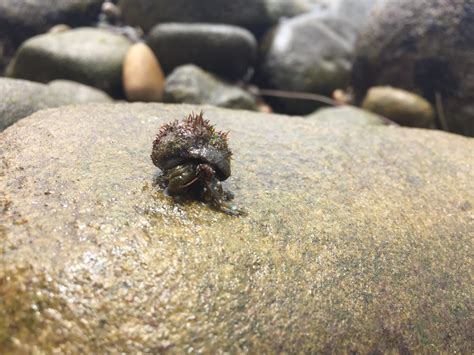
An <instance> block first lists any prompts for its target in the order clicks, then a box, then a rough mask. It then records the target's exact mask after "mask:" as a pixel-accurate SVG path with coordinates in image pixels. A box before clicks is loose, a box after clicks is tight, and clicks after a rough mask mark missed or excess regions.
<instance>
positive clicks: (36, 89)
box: [0, 78, 111, 132]
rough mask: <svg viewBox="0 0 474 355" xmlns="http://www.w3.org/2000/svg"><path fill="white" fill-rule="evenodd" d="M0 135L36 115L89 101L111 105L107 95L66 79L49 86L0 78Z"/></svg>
mask: <svg viewBox="0 0 474 355" xmlns="http://www.w3.org/2000/svg"><path fill="white" fill-rule="evenodd" d="M0 98H1V99H0V132H1V131H3V130H4V129H5V128H6V127H8V126H10V125H12V124H14V123H15V122H16V121H18V120H19V119H21V118H23V117H26V116H28V115H30V114H32V113H33V112H36V111H38V110H42V109H45V108H50V107H58V106H64V105H70V104H79V103H86V102H109V101H111V98H110V97H109V96H108V95H107V94H105V93H104V92H102V91H100V90H97V89H95V88H91V87H89V86H86V85H82V84H79V83H75V82H72V81H67V80H55V81H53V82H51V83H50V84H49V85H44V84H40V83H34V82H31V81H28V80H21V79H10V78H0Z"/></svg>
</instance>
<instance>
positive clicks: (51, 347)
mask: <svg viewBox="0 0 474 355" xmlns="http://www.w3.org/2000/svg"><path fill="white" fill-rule="evenodd" d="M201 109H203V110H204V114H205V115H206V118H208V119H209V120H210V121H211V122H212V123H213V124H215V125H216V126H217V128H218V129H219V130H223V131H230V133H229V143H230V147H231V149H232V151H233V160H232V175H231V176H230V178H229V179H228V180H227V181H226V182H225V183H226V184H227V187H228V188H229V189H230V190H231V191H233V192H234V193H235V203H236V204H237V205H238V206H242V207H243V208H245V210H246V211H247V212H248V215H247V216H244V217H238V218H235V217H231V216H227V215H225V214H223V213H219V212H217V211H213V210H212V209H209V208H208V206H206V205H204V204H203V203H201V202H198V201H192V200H187V199H177V200H174V199H171V198H169V197H167V196H165V195H164V194H163V191H162V190H161V189H160V188H159V187H158V186H156V185H155V184H154V181H155V179H156V175H157V169H156V168H155V166H154V165H153V163H152V162H151V159H150V153H151V148H152V142H153V140H154V138H155V135H156V133H157V130H158V128H159V127H160V126H161V125H162V124H164V123H166V122H169V121H172V120H175V119H181V118H183V117H185V116H187V115H188V114H189V113H190V112H191V111H194V112H199V111H200V110H201ZM344 114H347V113H344ZM348 121H349V122H350V121H351V120H348ZM473 149H474V141H473V140H472V139H469V138H465V137H460V136H456V135H452V134H447V133H442V132H435V131H428V130H420V129H407V128H400V127H393V126H390V127H388V126H381V125H360V124H350V123H347V122H344V120H337V121H335V122H334V123H333V124H331V125H328V124H325V123H324V122H319V121H318V120H307V119H304V118H299V117H286V116H279V115H270V114H262V113H251V112H245V111H231V110H225V109H217V108H212V107H196V106H188V105H160V104H117V105H108V104H103V105H89V106H76V107H65V108H59V109H50V110H46V111H41V112H38V113H36V114H34V115H33V116H30V117H29V118H26V119H23V120H21V121H19V122H18V123H16V124H15V125H14V126H12V127H10V128H8V129H7V130H6V131H4V132H3V133H2V135H1V136H0V157H1V160H0V161H2V165H1V166H3V168H2V170H1V173H0V191H2V194H1V195H0V199H2V201H4V203H2V204H0V206H1V207H2V208H1V209H0V252H1V263H0V299H1V300H2V301H0V348H2V349H3V350H4V352H6V353H17V352H19V351H23V352H34V351H43V352H53V351H56V352H63V353H67V352H87V353H103V352H140V351H141V352H155V353H156V352H162V351H167V350H169V351H171V352H185V351H188V352H207V353H214V352H218V351H221V352H243V351H249V352H297V351H299V352H307V353H316V352H361V353H366V352H376V351H377V352H378V351H381V352H397V351H398V352H405V351H414V352H454V351H459V352H469V351H470V350H472V338H471V331H470V325H471V324H472V309H471V307H472V306H471V305H472V296H473V289H472V275H471V270H472V269H473V262H472V251H473V249H472V239H473V236H474V225H473V209H472V206H474V196H473V191H474V172H473V166H474V159H473V156H472V151H473ZM18 270H20V271H18ZM38 292H39V293H38ZM38 294H40V295H41V296H38ZM45 294H46V295H47V297H46V296H44V295H45ZM38 297H39V298H38ZM34 305H36V306H34ZM32 306H34V307H32Z"/></svg>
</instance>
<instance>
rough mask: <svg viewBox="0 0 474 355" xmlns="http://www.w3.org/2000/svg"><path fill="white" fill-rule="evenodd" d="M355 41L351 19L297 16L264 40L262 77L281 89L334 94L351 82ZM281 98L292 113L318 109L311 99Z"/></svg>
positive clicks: (315, 15)
mask: <svg viewBox="0 0 474 355" xmlns="http://www.w3.org/2000/svg"><path fill="white" fill-rule="evenodd" d="M315 39H317V40H315ZM354 41H355V31H354V28H353V27H352V26H351V25H350V23H348V22H347V21H344V20H340V19H338V18H336V17H332V16H330V15H328V16H326V15H321V14H312V13H310V14H304V15H300V16H296V17H294V18H292V19H289V20H287V21H284V22H282V23H280V24H279V25H278V27H276V29H274V30H273V31H272V32H270V33H269V34H268V35H267V38H265V39H264V42H263V44H262V52H263V55H262V63H261V68H260V70H261V73H260V76H261V79H260V80H262V81H263V82H264V83H265V84H266V85H268V86H270V87H272V88H276V89H279V90H288V91H299V92H315V93H319V94H325V95H327V96H330V95H331V93H332V92H333V91H334V90H335V89H338V88H344V87H346V86H347V85H348V84H349V81H350V70H351V65H352V64H351V53H352V50H353V43H354ZM279 101H280V102H282V104H281V105H280V106H282V109H283V110H284V111H286V112H291V113H297V114H307V113H310V112H312V111H314V110H315V109H316V108H317V104H315V103H313V102H308V101H306V102H304V101H303V102H302V101H301V100H299V101H294V100H291V101H290V100H279Z"/></svg>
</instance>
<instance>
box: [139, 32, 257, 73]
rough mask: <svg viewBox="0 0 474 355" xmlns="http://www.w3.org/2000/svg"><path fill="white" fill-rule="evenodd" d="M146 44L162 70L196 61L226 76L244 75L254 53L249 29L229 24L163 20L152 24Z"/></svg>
mask: <svg viewBox="0 0 474 355" xmlns="http://www.w3.org/2000/svg"><path fill="white" fill-rule="evenodd" d="M147 43H148V45H149V46H150V47H151V49H152V50H153V52H154V53H155V55H156V56H157V57H158V59H159V61H160V64H161V66H162V68H163V70H164V71H165V73H170V72H171V71H172V70H173V69H174V68H176V67H178V66H180V65H184V64H196V65H197V66H199V67H201V68H203V69H204V70H207V71H211V72H213V73H216V74H218V75H222V76H225V77H228V78H230V79H239V78H242V77H244V76H245V74H246V73H247V72H248V71H249V69H250V68H251V67H253V65H254V62H255V59H256V56H257V41H256V40H255V37H254V36H253V35H252V33H250V32H249V31H247V30H245V29H243V28H240V27H237V26H230V25H215V24H202V23H201V24H183V23H166V24H160V25H157V26H155V27H154V28H153V29H152V30H151V32H150V34H149V35H148V38H147Z"/></svg>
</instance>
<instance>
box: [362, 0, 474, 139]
mask: <svg viewBox="0 0 474 355" xmlns="http://www.w3.org/2000/svg"><path fill="white" fill-rule="evenodd" d="M473 33H474V3H473V2H472V1H471V0H454V1H450V0H433V1H432V0H420V1H408V0H403V1H396V2H393V1H392V2H390V1H388V2H387V3H386V4H385V6H384V7H380V8H379V10H378V11H377V12H376V14H374V16H373V17H372V19H371V21H369V23H368V24H367V26H366V27H365V28H364V29H363V31H362V34H361V36H360V38H359V40H358V44H357V48H356V53H355V56H356V60H355V64H354V72H353V84H354V87H355V90H356V94H357V96H358V100H362V98H363V97H364V95H365V93H366V91H367V89H368V88H369V87H371V86H376V85H392V86H396V87H399V88H402V89H405V90H409V91H413V92H415V93H418V94H420V95H423V96H424V97H425V98H426V99H428V100H429V101H430V102H431V103H432V104H436V101H437V100H438V107H440V109H441V110H442V111H443V112H442V114H444V116H446V126H447V127H445V129H447V130H449V131H452V132H456V133H461V134H465V135H468V136H474V105H473V104H472V102H473V101H474V74H473V70H472V68H473V66H474V55H473V54H474V50H473V48H474V46H473V43H474V36H473ZM437 96H438V97H437ZM438 124H440V122H438Z"/></svg>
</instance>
